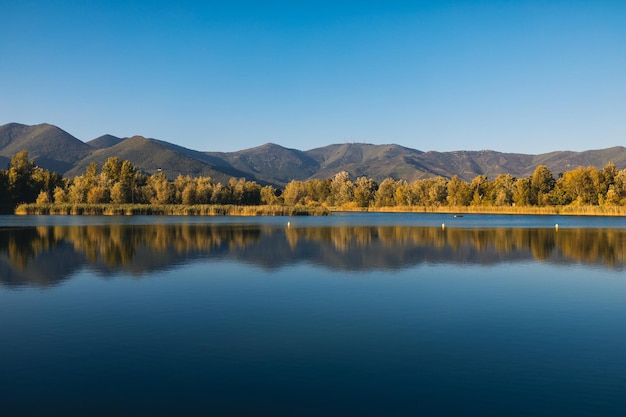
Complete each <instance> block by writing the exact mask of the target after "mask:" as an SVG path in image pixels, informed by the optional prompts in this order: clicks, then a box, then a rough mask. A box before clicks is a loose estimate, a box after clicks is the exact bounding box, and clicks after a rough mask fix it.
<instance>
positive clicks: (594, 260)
mask: <svg viewBox="0 0 626 417" xmlns="http://www.w3.org/2000/svg"><path fill="white" fill-rule="evenodd" d="M625 244H626V231H625V230H622V229H564V230H559V231H558V232H557V231H556V230H554V229H541V228H539V229H538V228H533V229H523V228H493V229H477V230H468V229H445V230H442V229H441V228H436V227H411V226H373V227H370V226H331V227H328V226H326V227H303V228H281V227H277V226H272V225H255V224H250V225H224V224H221V225H220V224H215V225H206V224H205V225H193V224H178V225H176V224H168V225H106V226H40V227H24V228H6V229H4V230H2V231H0V282H2V284H4V285H9V286H20V285H32V286H40V287H47V286H53V285H56V284H58V283H59V282H62V281H63V280H66V279H68V278H69V277H71V276H72V274H74V272H75V271H77V270H79V269H80V268H84V267H88V268H91V269H94V270H95V271H97V272H98V273H99V274H101V275H102V276H105V277H106V276H109V275H112V274H117V273H120V272H124V273H126V274H129V275H132V276H137V277H141V276H144V275H146V274H149V273H151V272H154V271H158V270H162V269H167V268H174V267H176V266H177V265H181V264H185V263H189V262H193V261H195V260H199V259H202V260H207V259H229V260H234V261H237V262H246V263H251V264H254V265H257V266H259V267H262V268H266V269H272V268H280V267H282V266H284V265H287V264H292V263H299V262H309V263H311V264H315V265H319V266H322V267H326V268H331V269H339V270H351V271H364V270H387V269H389V270H393V269H399V268H406V267H410V266H412V265H417V264H421V263H452V264H456V263H467V264H495V263H502V262H516V261H529V260H534V261H543V262H550V263H572V262H576V263H582V264H587V265H600V266H603V267H607V268H612V269H620V270H621V269H623V268H624V265H625V253H626V251H625V249H626V248H625Z"/></svg>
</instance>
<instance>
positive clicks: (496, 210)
mask: <svg viewBox="0 0 626 417" xmlns="http://www.w3.org/2000/svg"><path fill="white" fill-rule="evenodd" d="M333 212H350V213H446V214H461V215H463V214H506V215H516V214H518V215H561V216H616V217H619V216H626V207H625V206H529V207H511V206H506V207H503V206H440V207H434V206H396V207H364V208H362V207H354V206H338V207H325V206H304V205H296V206H282V205H258V206H238V205H211V204H207V205H191V206H188V205H182V204H169V205H151V204H36V203H32V204H21V205H19V206H18V207H17V208H16V209H15V211H14V213H13V214H15V215H76V216H84V215H94V216H138V215H164V216H246V217H248V216H249V217H254V216H327V215H329V214H331V213H333Z"/></svg>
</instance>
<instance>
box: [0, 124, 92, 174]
mask: <svg viewBox="0 0 626 417" xmlns="http://www.w3.org/2000/svg"><path fill="white" fill-rule="evenodd" d="M22 150H27V151H28V154H29V156H30V158H31V159H34V160H35V162H36V163H37V164H38V165H40V166H42V167H45V168H47V169H50V170H52V171H55V172H59V173H64V172H66V171H68V170H70V169H72V167H73V166H74V165H75V164H76V163H78V162H79V161H81V160H82V159H83V158H85V157H87V156H88V155H89V154H90V153H91V152H92V151H93V149H92V148H91V147H90V146H89V145H87V144H85V143H84V142H81V141H80V140H78V139H76V138H75V137H74V136H72V135H70V134H69V133H67V132H66V131H64V130H61V129H59V128H58V127H56V126H53V125H49V124H40V125H36V126H26V125H21V124H18V123H9V124H6V125H3V126H0V156H5V157H7V158H10V157H11V156H13V155H15V154H16V153H18V152H20V151H22Z"/></svg>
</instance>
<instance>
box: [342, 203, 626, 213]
mask: <svg viewBox="0 0 626 417" xmlns="http://www.w3.org/2000/svg"><path fill="white" fill-rule="evenodd" d="M337 210H341V211H362V212H381V213H452V214H454V213H459V214H536V215H565V216H567V215H569V216H626V207H625V206H576V205H570V206H524V207H513V206H440V207H434V206H396V207H369V208H358V209H352V208H346V207H342V208H340V209H337Z"/></svg>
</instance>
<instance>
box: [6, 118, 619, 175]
mask: <svg viewBox="0 0 626 417" xmlns="http://www.w3.org/2000/svg"><path fill="white" fill-rule="evenodd" d="M21 150H27V151H28V152H29V156H30V157H31V158H32V159H34V160H35V162H36V163H37V164H38V165H39V166H41V167H43V168H46V169H50V170H52V171H56V172H59V173H61V174H63V175H64V176H65V177H72V176H75V175H80V174H83V173H84V172H85V169H86V167H87V166H88V165H89V164H90V163H91V162H96V163H98V164H99V165H102V164H103V163H104V162H105V161H106V160H107V159H108V158H109V157H111V156H117V157H119V158H120V159H127V160H129V161H131V162H132V163H133V165H135V167H137V168H138V169H141V170H142V171H144V172H146V173H148V174H151V173H154V172H157V170H159V169H161V170H162V171H163V172H164V173H165V174H166V175H167V176H168V178H170V179H174V178H175V177H176V176H178V175H179V174H182V175H191V176H197V175H203V176H210V177H212V178H214V179H215V180H217V181H222V182H224V181H227V180H228V179H229V178H231V177H236V178H246V179H249V180H255V181H257V182H259V183H261V184H273V185H275V186H279V187H282V186H284V185H285V184H287V183H288V182H289V181H291V180H293V179H296V180H307V179H311V178H329V177H333V176H334V175H335V174H336V173H337V172H340V171H347V172H348V173H349V174H350V176H351V177H352V178H356V177H359V176H367V177H369V178H373V179H374V180H376V181H378V182H381V181H382V180H384V179H385V178H388V177H391V178H395V179H405V180H407V181H413V180H416V179H421V178H429V177H435V176H443V177H447V178H450V177H452V176H454V175H458V176H459V177H460V178H462V179H464V180H466V181H471V180H472V179H473V178H474V177H476V176H477V175H486V176H487V177H488V178H494V177H495V176H497V175H499V174H511V175H513V176H516V177H526V176H529V175H531V174H532V172H533V171H534V170H535V168H536V167H537V166H538V165H546V166H547V167H548V168H549V169H550V170H551V171H552V173H553V174H554V175H555V176H558V174H559V173H562V172H565V171H569V170H572V169H574V168H576V167H578V166H589V165H591V166H596V167H598V168H602V167H603V166H604V165H606V164H607V163H608V162H613V163H615V165H616V167H617V168H618V169H624V168H626V148H624V147H622V146H616V147H613V148H609V149H599V150H589V151H584V152H571V151H557V152H550V153H545V154H539V155H532V154H518V153H502V152H496V151H490V150H483V151H469V150H459V151H454V152H432V151H431V152H423V151H420V150H416V149H411V148H407V147H404V146H399V145H394V144H389V145H371V144H365V143H344V144H335V145H329V146H324V147H321V148H316V149H311V150H308V151H301V150H297V149H291V148H285V147H283V146H280V145H277V144H274V143H267V144H265V145H261V146H258V147H254V148H250V149H244V150H241V151H236V152H199V151H195V150H192V149H188V148H184V147H182V146H178V145H175V144H172V143H169V142H165V141H161V140H157V139H150V138H144V137H142V136H133V137H131V138H119V137H116V136H112V135H103V136H100V137H98V138H96V139H93V140H91V141H89V142H87V143H84V142H82V141H80V140H79V139H77V138H75V137H74V136H72V135H70V134H69V133H67V132H65V131H64V130H62V129H60V128H58V127H56V126H53V125H49V124H40V125H35V126H27V125H22V124H18V123H9V124H6V125H2V126H0V164H1V165H0V166H1V167H6V166H7V164H8V163H9V158H10V157H11V156H13V155H15V154H16V153H18V152H19V151H21Z"/></svg>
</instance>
